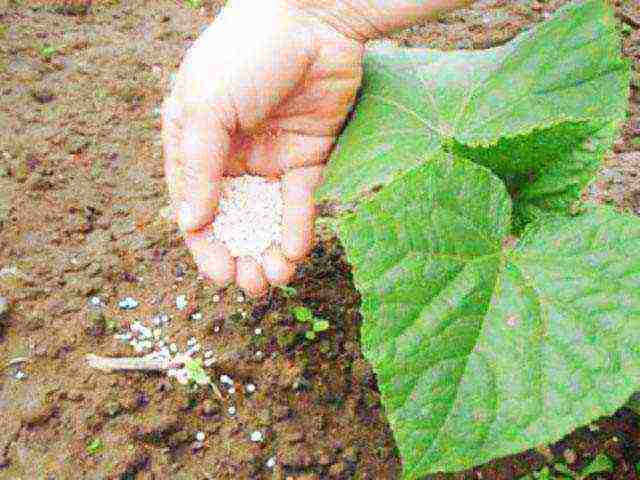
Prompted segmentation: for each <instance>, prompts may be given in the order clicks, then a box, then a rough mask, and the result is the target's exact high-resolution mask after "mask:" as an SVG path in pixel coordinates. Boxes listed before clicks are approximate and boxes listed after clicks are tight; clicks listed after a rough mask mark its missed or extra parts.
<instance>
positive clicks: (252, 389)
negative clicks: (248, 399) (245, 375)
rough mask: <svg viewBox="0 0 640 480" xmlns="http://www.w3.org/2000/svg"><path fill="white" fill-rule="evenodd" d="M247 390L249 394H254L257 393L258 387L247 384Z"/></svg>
mask: <svg viewBox="0 0 640 480" xmlns="http://www.w3.org/2000/svg"><path fill="white" fill-rule="evenodd" d="M245 390H246V391H247V392H248V393H253V392H255V391H256V386H255V385H254V384H253V383H249V384H247V386H246V387H245Z"/></svg>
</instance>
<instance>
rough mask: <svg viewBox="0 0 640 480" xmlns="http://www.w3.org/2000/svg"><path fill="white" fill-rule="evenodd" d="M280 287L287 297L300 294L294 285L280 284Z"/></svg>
mask: <svg viewBox="0 0 640 480" xmlns="http://www.w3.org/2000/svg"><path fill="white" fill-rule="evenodd" d="M278 288H279V289H280V291H281V292H282V294H283V295H284V296H285V297H287V298H293V297H295V296H296V295H297V294H298V290H296V289H295V288H293V287H287V286H279V287H278Z"/></svg>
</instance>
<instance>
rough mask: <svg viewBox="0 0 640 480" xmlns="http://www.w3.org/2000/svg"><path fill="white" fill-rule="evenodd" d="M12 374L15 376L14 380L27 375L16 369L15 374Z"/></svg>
mask: <svg viewBox="0 0 640 480" xmlns="http://www.w3.org/2000/svg"><path fill="white" fill-rule="evenodd" d="M14 376H15V378H16V380H22V379H23V378H25V377H26V376H27V374H26V373H24V372H22V371H18V372H16V374H15V375H14Z"/></svg>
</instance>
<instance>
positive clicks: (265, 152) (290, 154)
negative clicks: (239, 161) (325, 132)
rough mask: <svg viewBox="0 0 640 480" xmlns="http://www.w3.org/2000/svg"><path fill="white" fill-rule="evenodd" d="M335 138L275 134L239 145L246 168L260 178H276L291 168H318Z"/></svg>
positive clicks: (279, 132) (257, 136)
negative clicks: (241, 147)
mask: <svg viewBox="0 0 640 480" xmlns="http://www.w3.org/2000/svg"><path fill="white" fill-rule="evenodd" d="M334 140H335V137H333V136H310V135H300V134H299V133H297V132H288V131H284V130H281V131H278V132H277V134H272V133H271V132H266V133H262V134H260V135H256V136H254V137H253V138H252V139H251V142H250V143H246V144H245V145H243V148H244V150H245V151H244V152H243V155H244V156H245V157H246V168H247V170H248V171H249V172H251V173H255V174H258V175H264V176H274V175H279V174H281V173H282V172H285V171H287V170H290V169H292V168H295V167H304V166H312V165H321V164H323V163H324V162H325V161H326V158H327V157H328V155H329V152H330V151H331V147H332V146H333V142H334Z"/></svg>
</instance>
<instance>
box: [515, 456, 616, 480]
mask: <svg viewBox="0 0 640 480" xmlns="http://www.w3.org/2000/svg"><path fill="white" fill-rule="evenodd" d="M553 468H554V470H556V471H557V472H559V474H554V473H552V472H551V470H550V469H549V467H545V468H543V469H542V470H540V471H538V472H534V473H532V474H531V475H527V476H526V477H524V478H523V479H522V480H586V479H587V478H588V477H589V476H590V475H593V474H596V473H607V472H609V473H610V472H612V471H613V462H612V461H611V459H610V458H609V457H608V456H607V455H605V454H604V453H600V454H599V455H598V456H596V458H594V459H593V460H592V461H591V463H589V464H588V465H587V466H586V467H584V468H583V469H582V470H580V471H579V472H574V471H572V470H569V467H567V466H566V465H565V464H564V463H556V464H555V465H554V466H553Z"/></svg>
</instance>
